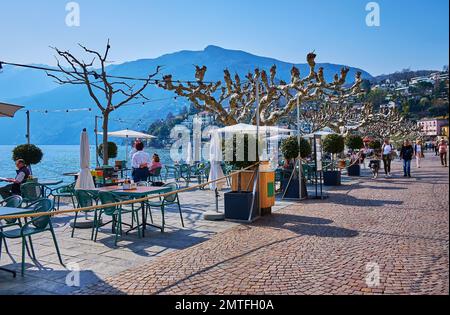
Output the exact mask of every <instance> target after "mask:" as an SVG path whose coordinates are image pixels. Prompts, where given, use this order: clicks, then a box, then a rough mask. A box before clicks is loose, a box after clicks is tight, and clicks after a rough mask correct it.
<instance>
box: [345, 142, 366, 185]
mask: <svg viewBox="0 0 450 315" xmlns="http://www.w3.org/2000/svg"><path fill="white" fill-rule="evenodd" d="M345 145H346V146H347V147H348V148H349V149H350V150H351V151H352V158H351V161H350V166H349V167H348V168H347V173H348V176H354V177H357V176H360V175H361V166H360V165H359V158H358V157H357V155H356V154H355V153H356V152H358V151H359V150H361V148H362V147H363V146H364V141H363V138H362V137H361V136H358V135H348V136H347V138H346V139H345Z"/></svg>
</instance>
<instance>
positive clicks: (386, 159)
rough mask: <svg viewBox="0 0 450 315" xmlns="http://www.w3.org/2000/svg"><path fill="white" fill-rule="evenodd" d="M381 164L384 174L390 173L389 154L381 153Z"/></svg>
mask: <svg viewBox="0 0 450 315" xmlns="http://www.w3.org/2000/svg"><path fill="white" fill-rule="evenodd" d="M383 165H384V172H385V173H386V175H388V174H389V173H391V157H390V156H389V155H383Z"/></svg>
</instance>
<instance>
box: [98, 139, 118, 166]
mask: <svg viewBox="0 0 450 315" xmlns="http://www.w3.org/2000/svg"><path fill="white" fill-rule="evenodd" d="M98 155H99V157H100V158H101V159H103V143H102V144H100V146H99V147H98ZM116 157H117V144H115V143H114V142H108V158H109V159H115V158H116ZM105 166H106V165H105Z"/></svg>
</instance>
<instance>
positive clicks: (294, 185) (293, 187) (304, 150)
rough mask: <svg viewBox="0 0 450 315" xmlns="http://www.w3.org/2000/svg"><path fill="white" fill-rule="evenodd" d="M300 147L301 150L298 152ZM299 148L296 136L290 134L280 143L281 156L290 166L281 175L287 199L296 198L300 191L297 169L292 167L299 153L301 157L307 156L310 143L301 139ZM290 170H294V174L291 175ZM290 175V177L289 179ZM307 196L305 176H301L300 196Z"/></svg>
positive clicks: (309, 150) (309, 153) (309, 152)
mask: <svg viewBox="0 0 450 315" xmlns="http://www.w3.org/2000/svg"><path fill="white" fill-rule="evenodd" d="M300 148H301V152H300ZM300 148H299V146H298V137H296V136H291V137H289V138H287V139H285V140H284V141H283V142H282V144H281V152H282V153H283V157H284V158H285V159H286V161H289V166H290V168H289V169H288V172H283V176H282V179H281V186H282V188H283V191H284V197H285V198H288V199H298V198H299V195H300V194H299V191H300V183H299V178H298V173H297V171H294V167H295V165H296V163H295V162H296V160H297V159H298V157H299V155H300V156H301V158H303V159H304V158H307V157H308V156H309V155H311V151H312V150H311V145H310V143H309V142H308V140H306V139H303V138H302V139H301V141H300ZM292 172H294V176H291V174H292ZM291 177H292V179H291ZM306 197H308V192H307V189H306V180H305V177H304V176H302V193H301V198H306Z"/></svg>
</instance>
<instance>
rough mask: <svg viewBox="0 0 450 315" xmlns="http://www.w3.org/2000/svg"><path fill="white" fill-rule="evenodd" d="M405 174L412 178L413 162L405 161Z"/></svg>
mask: <svg viewBox="0 0 450 315" xmlns="http://www.w3.org/2000/svg"><path fill="white" fill-rule="evenodd" d="M403 174H404V175H405V176H411V160H403Z"/></svg>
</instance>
